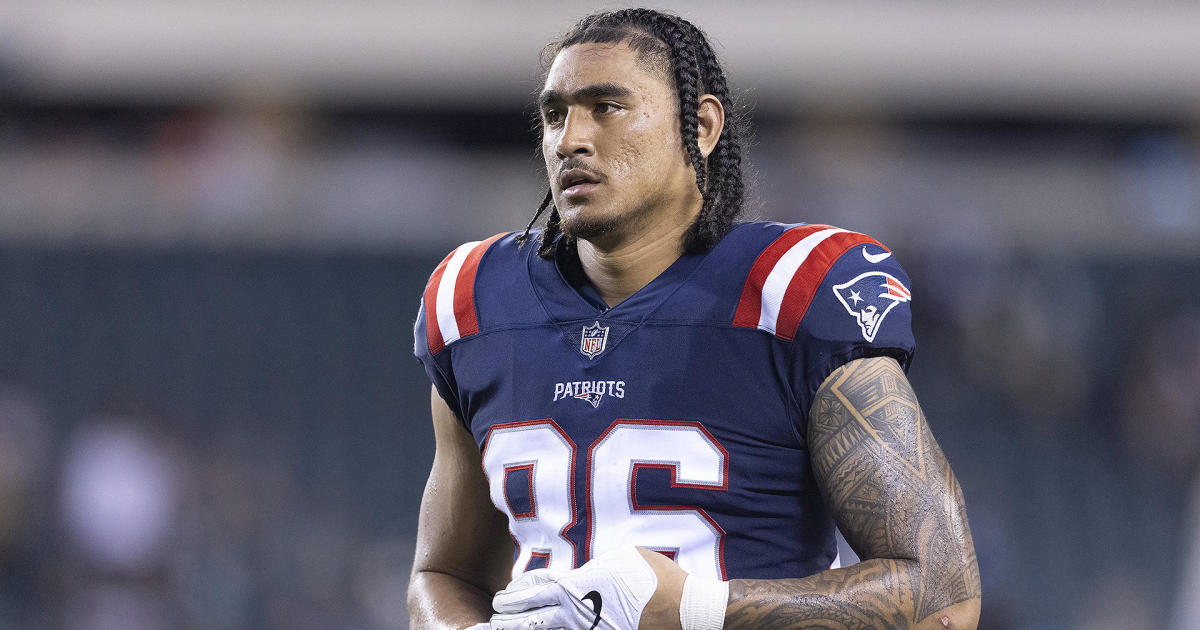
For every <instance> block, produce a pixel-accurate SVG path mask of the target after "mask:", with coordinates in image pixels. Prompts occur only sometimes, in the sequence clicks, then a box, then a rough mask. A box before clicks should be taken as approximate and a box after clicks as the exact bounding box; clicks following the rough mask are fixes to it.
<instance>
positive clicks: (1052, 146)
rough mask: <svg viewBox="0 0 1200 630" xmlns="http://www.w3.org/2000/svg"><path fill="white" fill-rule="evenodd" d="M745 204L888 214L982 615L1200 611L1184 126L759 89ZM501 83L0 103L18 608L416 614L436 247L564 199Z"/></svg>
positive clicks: (372, 622) (1077, 622) (65, 613)
mask: <svg viewBox="0 0 1200 630" xmlns="http://www.w3.org/2000/svg"><path fill="white" fill-rule="evenodd" d="M758 125H759V141H758V143H757V144H756V145H755V146H754V147H753V148H752V150H751V157H752V161H753V164H754V172H755V173H756V182H757V183H756V186H755V198H756V199H757V205H756V207H755V209H754V211H755V212H756V213H757V214H759V215H762V216H765V217H768V218H773V219H779V220H784V221H800V220H810V221H820V222H828V223H836V224H839V225H842V226H845V227H849V228H853V229H860V230H864V231H868V232H871V233H872V234H874V235H876V236H878V237H880V238H881V239H882V240H883V241H884V242H885V243H887V244H888V245H889V246H891V247H892V248H893V249H895V250H896V251H897V256H898V257H899V258H900V259H901V261H902V263H903V264H904V265H905V266H906V268H907V269H908V271H909V273H910V275H911V276H912V277H913V280H914V286H913V292H914V296H915V300H914V305H913V307H914V308H913V310H914V316H915V318H916V320H915V323H914V326H915V328H916V336H917V340H918V350H917V354H916V359H915V363H914V367H913V370H912V374H911V376H912V380H913V382H914V384H915V386H916V389H917V392H918V394H919V395H920V397H921V399H922V402H923V405H924V407H925V408H926V413H927V415H928V417H929V419H930V424H931V426H932V428H933V430H934V433H935V435H936V436H937V437H938V439H939V441H940V443H941V444H942V447H943V448H944V450H945V451H946V452H947V455H948V456H949V458H950V460H951V462H952V464H953V465H954V466H955V469H956V471H957V472H958V475H959V477H960V480H961V481H962V485H963V487H964V491H965V494H966V499H967V504H968V510H969V515H970V518H971V525H972V528H973V530H974V534H975V540H976V546H977V551H978V554H979V558H980V565H981V569H982V574H983V587H984V627H987V628H1015V629H1027V630H1033V629H1039V630H1040V629H1057V628H1062V629H1075V628H1079V629H1084V628H1087V629H1096V628H1099V629H1106V628H1114V629H1116V628H1122V629H1123V628H1133V627H1155V628H1157V627H1166V628H1174V629H1176V630H1190V629H1194V628H1200V596H1198V595H1197V593H1200V533H1198V532H1200V473H1198V471H1200V257H1197V256H1196V255H1195V252H1196V251H1200V249H1197V247H1198V244H1200V150H1198V149H1197V146H1198V145H1197V143H1196V141H1195V136H1194V134H1193V133H1192V132H1190V131H1189V130H1188V129H1187V128H1184V127H1168V126H1162V125H1142V126H1129V127H1121V126H1107V125H1088V124H1069V123H1063V122H1056V123H1038V124H1034V123H1020V122H1019V121H1018V122H1013V121H999V122H996V121H993V122H991V123H986V124H984V123H979V124H967V123H953V124H952V123H942V124H934V123H923V122H920V121H909V122H891V123H889V122H886V121H883V120H879V119H870V118H862V119H839V118H837V117H827V118H813V119H805V120H802V121H796V120H784V119H779V118H770V117H767V118H764V119H762V120H759V121H758ZM533 146H534V145H533V136H532V135H531V133H530V131H529V128H528V122H527V119H526V118H525V117H523V116H521V115H520V114H517V113H513V114H511V115H508V114H498V113H494V112H489V113H481V114H478V115H476V114H475V113H471V112H460V113H453V112H451V113H442V114H430V113H413V112H386V111H376V112H371V113H369V114H364V113H361V112H358V113H355V112H323V113H322V112H305V111H303V110H302V109H301V108H298V107H295V106H293V105H287V104H284V103H280V102H267V103H264V102H261V101H258V100H253V99H251V100H248V101H235V102H231V103H229V104H227V105H225V106H221V107H215V108H208V109H186V110H184V109H171V108H165V109H151V108H128V109H123V108H112V109H107V110H102V111H91V110H83V109H73V108H60V109H58V110H47V111H38V112H24V113H19V115H9V116H4V117H0V190H3V191H4V193H3V194H0V303H3V304H4V308H2V309H0V375H3V378H0V629H4V630H7V629H8V628H14V629H17V628H21V629H25V628H31V629H42V628H45V629H58V628H63V629H69V630H76V629H79V630H85V629H86V630H93V629H94V630H108V629H113V630H117V629H120V630H141V629H151V628H185V629H193V628H194V629H221V630H237V629H243V628H245V629H251V628H253V629H270V628H279V629H284V628H287V629H299V630H305V629H313V630H316V629H325V628H339V629H341V628H364V629H365V628H381V629H388V628H405V627H407V619H406V617H407V615H406V613H405V604H404V591H405V588H406V585H407V578H408V571H409V567H410V565H411V557H412V553H413V549H412V545H413V536H414V533H415V527H416V506H417V501H418V500H419V496H420V490H421V487H422V485H423V483H424V474H425V473H426V472H427V470H428V465H429V462H430V460H431V457H432V453H431V445H432V437H431V432H430V430H429V426H428V424H429V423H428V417H427V416H428V411H427V410H428V407H427V405H428V402H427V396H428V389H427V387H428V385H427V384H426V383H425V382H424V381H423V376H422V374H421V371H420V369H419V368H418V367H417V366H416V364H415V362H414V361H413V360H412V359H411V357H410V356H409V348H410V345H409V344H410V343H411V338H410V335H411V332H410V331H411V329H410V326H411V322H412V317H413V316H414V315H415V312H416V306H417V300H418V297H419V293H420V290H421V287H422V286H423V283H424V280H425V277H426V274H427V273H428V272H429V270H431V269H432V267H433V266H434V264H436V261H437V260H438V259H440V258H441V256H443V255H444V254H445V252H446V251H447V248H448V247H451V246H453V245H455V244H457V243H458V242H461V241H463V240H468V239H471V238H478V237H480V236H486V235H489V234H492V233H495V232H498V231H501V230H506V229H517V228H520V227H522V226H523V225H524V223H525V221H527V219H528V216H529V215H530V214H531V212H532V209H533V204H534V203H535V202H536V201H537V200H539V199H540V198H541V195H542V193H541V192H540V191H541V190H542V188H541V187H542V185H543V184H542V182H541V180H540V179H539V178H540V175H539V173H538V163H537V158H536V156H535V155H534V152H533Z"/></svg>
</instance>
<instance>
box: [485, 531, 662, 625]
mask: <svg viewBox="0 0 1200 630" xmlns="http://www.w3.org/2000/svg"><path fill="white" fill-rule="evenodd" d="M656 588H658V578H656V577H655V576H654V570H653V569H651V568H650V565H649V564H647V563H646V561H645V560H644V559H643V558H642V555H641V554H640V553H638V550H637V549H635V548H634V547H625V548H623V549H618V550H616V551H611V552H609V553H606V554H603V555H600V556H597V557H596V558H593V559H592V560H591V561H590V562H588V563H587V564H585V565H583V566H582V567H579V568H578V569H575V570H573V571H567V572H565V573H562V572H560V573H555V572H552V571H550V570H549V569H536V570H534V571H530V572H528V573H526V574H524V575H522V576H521V577H519V578H517V579H515V580H513V581H512V582H511V583H510V584H509V585H508V586H507V587H506V588H505V589H504V590H502V591H500V592H499V593H496V596H495V597H494V598H493V599H492V607H493V608H495V609H496V613H497V614H495V615H493V616H492V620H491V627H492V629H493V630H527V629H529V630H532V629H537V630H552V629H554V628H564V629H567V630H637V627H638V622H639V621H640V620H641V618H642V610H643V609H644V608H645V607H646V603H647V602H649V601H650V596H651V595H654V590H655V589H656Z"/></svg>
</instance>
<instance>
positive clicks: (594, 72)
mask: <svg viewBox="0 0 1200 630" xmlns="http://www.w3.org/2000/svg"><path fill="white" fill-rule="evenodd" d="M763 61H764V63H769V61H770V60H763ZM544 65H545V76H544V83H543V89H542V91H541V94H540V97H539V99H538V105H539V110H540V119H541V135H542V155H543V157H544V159H545V163H546V170H547V175H548V178H549V191H548V192H547V194H546V197H545V200H544V201H543V203H542V204H541V207H540V208H539V209H538V212H537V214H536V215H535V216H534V219H533V221H531V223H530V225H531V226H532V225H533V223H534V222H536V221H537V219H538V217H539V216H540V215H542V214H543V213H544V212H545V211H546V210H547V209H548V210H549V211H550V213H549V218H548V221H547V223H546V227H545V228H544V229H543V230H531V229H530V228H526V230H525V231H524V232H518V233H511V234H498V235H496V236H493V237H491V238H488V239H485V240H482V241H477V242H472V243H466V244H464V245H462V246H460V247H458V248H457V249H455V250H454V251H453V252H451V253H450V254H449V255H448V256H447V257H446V259H445V260H443V261H442V263H441V264H440V265H438V267H437V268H436V270H435V271H434V272H433V275H432V276H431V277H430V279H429V283H428V284H427V286H426V289H425V292H424V295H423V299H422V306H421V311H420V313H419V315H418V318H417V323H416V330H415V338H416V355H417V356H418V358H419V359H420V360H421V361H422V363H423V364H424V366H425V369H426V372H427V374H428V375H429V377H430V379H431V381H432V383H433V388H432V391H431V397H430V398H431V402H432V408H433V422H434V429H435V435H436V454H435V457H434V463H433V469H432V471H431V473H430V476H429V480H428V483H427V486H426V489H425V494H424V498H423V501H422V505H421V514H420V525H419V533H418V540H417V549H416V560H415V563H414V568H413V575H412V582H411V585H410V588H409V606H410V611H411V615H412V623H413V625H414V627H417V628H432V627H437V628H462V627H476V628H497V629H501V628H502V629H510V628H624V629H633V628H639V627H640V628H683V629H685V630H691V629H700V628H704V629H715V628H722V627H724V628H804V627H822V628H827V627H838V628H971V627H975V625H976V624H977V621H978V615H979V602H980V585H979V571H978V566H977V563H976V559H975V552H974V547H973V543H972V540H971V533H970V529H969V527H968V525H967V516H966V511H965V507H964V503H963V497H962V493H961V491H960V488H959V485H958V483H957V480H956V479H955V476H954V473H953V472H952V471H951V469H950V466H949V464H948V463H947V462H946V459H945V457H944V455H943V454H942V452H941V450H940V449H939V447H938V445H937V443H936V442H935V441H934V438H933V436H932V435H931V434H930V431H929V428H928V426H927V424H926V421H925V418H924V416H923V415H922V412H921V408H920V406H919V405H918V403H917V399H916V396H915V395H914V393H913V390H912V388H911V387H910V385H909V383H908V380H907V378H906V376H905V370H906V369H907V367H908V365H909V362H910V360H911V357H912V351H913V345H914V342H913V339H912V334H911V326H910V324H911V313H910V310H909V307H910V303H911V300H912V293H911V291H910V287H911V283H910V280H909V278H908V276H907V275H906V274H905V272H904V270H903V269H902V268H901V267H900V265H899V264H898V262H897V260H896V257H895V256H894V255H893V254H892V252H891V251H890V250H889V249H887V248H886V247H884V246H883V245H882V244H880V243H879V242H878V241H876V240H875V239H873V238H871V237H869V236H867V235H864V234H860V233H856V232H852V231H848V230H844V229H840V228H836V227H832V226H828V225H820V224H800V225H783V224H778V223H768V222H743V223H739V222H738V221H737V217H738V214H739V212H740V211H741V209H742V205H743V204H742V201H743V184H742V167H741V160H742V153H741V151H742V149H741V139H740V135H741V129H740V125H739V121H738V120H737V116H736V113H737V112H736V110H735V108H734V107H733V104H732V103H731V101H730V95H729V89H728V87H727V85H726V80H725V76H724V73H723V71H722V69H721V65H720V63H719V61H718V59H717V57H716V55H715V54H714V53H713V50H712V47H711V46H710V44H709V42H708V41H707V39H706V37H705V36H704V34H703V33H702V32H700V31H699V30H698V29H697V28H696V27H694V26H693V25H692V24H691V23H689V22H687V21H686V20H683V19H681V18H679V17H677V16H673V15H670V14H664V13H660V12H656V11H651V10H646V9H626V10H620V11H615V12H607V13H600V14H596V15H592V16H589V17H587V18H585V19H583V20H582V21H581V22H579V23H578V24H577V25H576V26H575V27H574V28H573V29H572V30H571V31H569V32H568V33H567V34H566V35H565V36H564V37H563V38H562V39H560V40H559V41H557V42H554V43H553V44H552V45H551V46H549V47H548V48H547V49H546V52H545V57H544ZM835 528H840V529H841V531H842V532H843V534H844V535H845V537H846V540H847V541H848V542H849V543H850V545H851V546H852V547H853V548H854V550H855V552H856V553H857V554H858V555H859V556H860V557H861V559H862V561H861V562H859V563H857V564H854V565H852V566H846V567H841V566H840V563H839V560H838V557H837V547H836V543H835Z"/></svg>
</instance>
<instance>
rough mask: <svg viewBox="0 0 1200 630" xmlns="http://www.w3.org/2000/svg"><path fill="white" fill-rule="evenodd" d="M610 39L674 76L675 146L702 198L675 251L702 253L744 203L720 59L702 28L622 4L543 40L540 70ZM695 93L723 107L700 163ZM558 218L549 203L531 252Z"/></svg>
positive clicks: (734, 120)
mask: <svg viewBox="0 0 1200 630" xmlns="http://www.w3.org/2000/svg"><path fill="white" fill-rule="evenodd" d="M617 42H623V43H625V44H627V45H628V46H629V47H630V48H631V49H633V50H634V51H635V52H637V54H638V55H639V58H641V59H642V60H643V61H646V62H649V63H651V64H653V65H654V66H655V67H662V68H663V69H664V71H665V74H666V75H667V76H669V77H670V78H671V79H672V80H673V82H674V87H675V92H676V94H677V95H678V97H679V132H680V136H681V137H682V140H683V142H682V144H683V146H682V148H683V152H684V154H685V155H686V156H687V159H688V161H689V162H691V165H692V168H693V169H694V170H695V171H696V188H697V189H698V190H699V191H700V194H701V197H702V198H703V203H702V205H701V207H700V214H699V216H698V217H697V219H696V221H695V222H694V223H693V224H692V225H691V226H689V227H688V230H687V231H686V232H685V233H684V235H683V249H684V252H685V253H688V254H698V253H703V252H706V251H708V250H710V249H712V248H713V246H715V245H716V244H717V242H718V241H720V240H721V239H722V238H723V237H724V236H725V235H726V234H727V233H728V232H729V230H730V229H732V228H733V225H734V222H735V221H736V220H737V218H738V216H739V215H740V214H741V212H742V209H743V205H744V201H745V184H744V182H743V170H742V146H741V135H742V129H741V128H742V125H743V122H742V115H741V112H740V111H739V110H738V108H737V107H736V106H735V104H734V103H733V101H732V98H731V96H730V94H729V88H728V86H727V85H726V81H725V73H724V71H723V70H722V69H721V63H720V60H719V59H718V58H717V55H716V53H715V52H714V51H713V49H712V46H710V45H709V43H708V39H707V37H705V35H704V33H703V32H702V31H700V29H698V28H696V27H695V26H694V25H693V24H692V23H691V22H688V21H687V20H685V19H683V18H681V17H678V16H676V15H671V14H669V13H663V12H659V11H654V10H652V9H622V10H618V11H611V12H607V13H596V14H593V15H589V16H587V17H585V18H583V19H582V20H580V21H579V23H577V24H576V25H575V27H574V28H572V29H571V30H570V31H569V32H568V33H567V34H566V35H564V36H563V37H562V38H561V39H559V40H558V41H556V42H553V43H551V44H550V45H548V46H547V47H546V48H545V49H544V50H543V51H542V66H543V71H544V72H545V71H548V69H549V67H550V64H551V63H552V62H553V60H554V56H555V55H557V54H558V53H559V52H560V51H562V50H563V49H565V48H567V47H568V46H573V45H576V44H583V43H617ZM703 94H712V95H713V96H715V97H716V98H717V99H718V100H720V101H721V104H722V105H724V107H725V126H724V127H723V128H722V130H721V137H720V138H719V139H718V141H717V145H716V147H714V149H713V151H712V152H711V154H710V155H709V156H708V159H707V161H706V160H705V158H704V155H703V154H702V153H701V152H700V145H699V142H698V137H699V133H698V131H699V130H698V127H699V119H698V108H699V104H700V96H701V95H703ZM552 206H553V196H552V194H551V193H550V192H547V194H546V198H545V200H544V201H543V202H542V204H541V206H539V207H538V210H537V213H536V214H534V215H533V219H532V220H531V221H530V222H529V226H528V227H526V229H525V233H524V234H523V235H522V236H521V240H522V241H524V240H525V239H526V238H528V236H529V232H530V229H531V228H532V226H533V225H534V224H535V223H536V222H537V220H538V218H539V217H541V215H542V213H543V212H544V211H545V209H546V208H547V207H552ZM560 223H561V217H559V214H558V209H557V208H552V210H551V212H550V217H549V219H548V220H547V223H546V228H545V229H544V230H543V231H542V234H541V238H540V244H539V247H538V255H539V256H542V257H543V258H549V257H550V256H552V255H553V253H554V248H555V244H556V242H557V241H558V240H559V239H558V237H559V235H560V234H561V228H560Z"/></svg>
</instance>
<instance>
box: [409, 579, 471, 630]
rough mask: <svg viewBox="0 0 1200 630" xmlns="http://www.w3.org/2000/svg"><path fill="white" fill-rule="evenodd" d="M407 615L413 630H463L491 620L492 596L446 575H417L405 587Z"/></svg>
mask: <svg viewBox="0 0 1200 630" xmlns="http://www.w3.org/2000/svg"><path fill="white" fill-rule="evenodd" d="M408 614H409V620H410V621H409V625H411V626H412V627H413V628H431V629H437V630H443V629H450V628H454V629H458V628H465V627H468V626H470V625H472V624H475V623H481V622H485V621H487V620H488V618H489V617H491V616H492V593H487V592H485V591H484V590H483V589H482V588H480V587H478V586H475V585H473V584H470V583H469V582H467V581H465V580H462V579H460V578H457V577H455V576H453V575H450V574H448V573H440V572H437V571H417V572H415V573H413V576H412V581H411V582H410V583H409V585H408Z"/></svg>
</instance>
